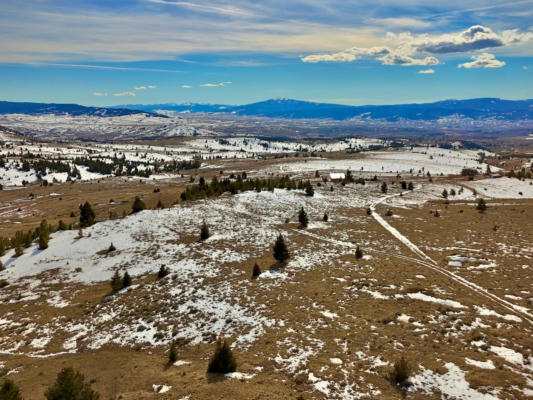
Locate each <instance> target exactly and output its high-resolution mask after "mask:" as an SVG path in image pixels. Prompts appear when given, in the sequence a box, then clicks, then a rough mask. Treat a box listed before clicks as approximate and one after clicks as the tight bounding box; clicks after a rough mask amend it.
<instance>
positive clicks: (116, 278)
mask: <svg viewBox="0 0 533 400" xmlns="http://www.w3.org/2000/svg"><path fill="white" fill-rule="evenodd" d="M111 289H113V292H118V291H119V290H120V289H122V280H121V279H120V275H119V273H118V271H115V273H114V274H113V277H112V278H111Z"/></svg>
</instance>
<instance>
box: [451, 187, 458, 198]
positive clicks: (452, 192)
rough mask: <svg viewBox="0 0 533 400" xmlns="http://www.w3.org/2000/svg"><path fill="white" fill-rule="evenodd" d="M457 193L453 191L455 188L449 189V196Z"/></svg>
mask: <svg viewBox="0 0 533 400" xmlns="http://www.w3.org/2000/svg"><path fill="white" fill-rule="evenodd" d="M456 194H457V193H456V192H455V189H453V188H452V189H451V190H450V196H455V195H456Z"/></svg>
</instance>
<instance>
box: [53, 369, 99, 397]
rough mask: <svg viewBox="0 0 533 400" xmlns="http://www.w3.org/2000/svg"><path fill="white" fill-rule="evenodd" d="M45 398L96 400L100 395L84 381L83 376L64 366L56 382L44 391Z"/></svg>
mask: <svg viewBox="0 0 533 400" xmlns="http://www.w3.org/2000/svg"><path fill="white" fill-rule="evenodd" d="M44 395H45V397H46V399H47V400H98V399H99V398H100V395H99V394H98V393H96V392H95V391H94V390H92V389H91V384H90V383H86V382H85V378H84V376H83V375H82V374H81V373H79V372H78V371H75V370H74V369H73V368H64V369H63V370H61V372H60V373H59V374H58V375H57V379H56V382H55V383H54V384H53V385H52V386H50V387H49V388H48V390H47V391H46V392H45V394H44Z"/></svg>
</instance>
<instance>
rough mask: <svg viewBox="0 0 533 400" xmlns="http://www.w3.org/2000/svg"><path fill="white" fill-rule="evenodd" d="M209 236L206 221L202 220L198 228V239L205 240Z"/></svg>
mask: <svg viewBox="0 0 533 400" xmlns="http://www.w3.org/2000/svg"><path fill="white" fill-rule="evenodd" d="M209 236H211V235H210V234H209V227H208V226H207V223H206V222H205V221H204V222H203V224H202V227H201V228H200V240H201V241H204V240H207V239H208V238H209Z"/></svg>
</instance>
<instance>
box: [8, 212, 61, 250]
mask: <svg viewBox="0 0 533 400" xmlns="http://www.w3.org/2000/svg"><path fill="white" fill-rule="evenodd" d="M60 222H62V221H60ZM55 231H56V229H54V227H53V226H52V225H50V224H48V223H47V222H46V220H43V221H41V224H40V225H39V226H38V227H37V228H35V229H34V230H28V231H27V232H24V231H17V232H15V236H13V237H12V238H9V239H7V238H2V237H0V256H3V255H4V254H5V253H6V250H7V249H15V257H20V256H21V255H22V254H24V249H27V248H28V247H30V246H31V245H32V244H33V242H34V240H37V239H38V241H39V249H40V250H44V249H46V248H48V241H49V240H50V233H52V232H55Z"/></svg>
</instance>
